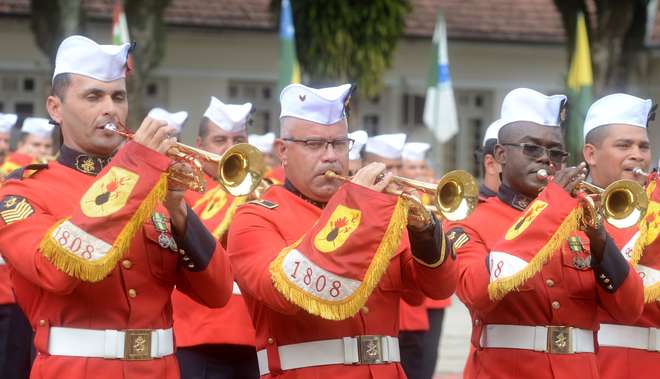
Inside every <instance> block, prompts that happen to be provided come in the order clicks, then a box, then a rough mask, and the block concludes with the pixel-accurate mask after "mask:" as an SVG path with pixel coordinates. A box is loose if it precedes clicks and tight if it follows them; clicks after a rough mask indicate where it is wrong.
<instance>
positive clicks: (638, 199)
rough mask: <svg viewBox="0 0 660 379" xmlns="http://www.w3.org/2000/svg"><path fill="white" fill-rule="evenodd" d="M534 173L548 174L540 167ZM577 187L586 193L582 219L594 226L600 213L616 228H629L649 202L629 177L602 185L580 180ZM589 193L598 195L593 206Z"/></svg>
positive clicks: (588, 224) (639, 217) (592, 195)
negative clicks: (598, 202) (605, 185)
mask: <svg viewBox="0 0 660 379" xmlns="http://www.w3.org/2000/svg"><path fill="white" fill-rule="evenodd" d="M537 176H538V177H539V178H542V179H547V178H549V176H548V172H547V171H546V170H544V169H541V170H539V171H538V172H537ZM578 191H582V192H584V193H586V194H587V197H585V200H586V202H585V203H584V204H585V205H584V208H585V213H584V216H583V221H584V223H585V224H586V225H587V226H589V227H591V228H594V227H596V226H597V224H598V220H599V218H600V217H601V216H602V217H603V218H605V220H607V222H608V223H609V224H610V225H612V226H614V227H616V228H619V229H624V228H629V227H631V226H633V225H635V224H637V223H638V222H639V221H640V220H641V219H642V217H644V215H645V214H646V209H647V208H648V204H649V199H648V196H647V195H646V191H644V187H642V186H641V185H640V184H639V183H637V182H635V181H633V180H627V179H621V180H617V181H615V182H614V183H612V184H610V185H609V186H607V188H604V189H603V188H600V187H598V186H596V185H594V184H591V183H589V182H586V181H584V180H583V181H580V182H579V183H578V184H577V186H576V187H575V190H574V192H578ZM592 197H598V198H599V199H600V206H596V203H595V202H594V200H593V198H592Z"/></svg>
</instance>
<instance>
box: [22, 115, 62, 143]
mask: <svg viewBox="0 0 660 379" xmlns="http://www.w3.org/2000/svg"><path fill="white" fill-rule="evenodd" d="M54 128H55V125H54V124H52V123H51V122H50V120H48V119H47V118H41V117H28V118H26V119H25V120H24V121H23V127H22V128H21V132H23V133H27V134H33V135H35V136H37V137H41V138H50V137H51V135H52V133H53V129H54Z"/></svg>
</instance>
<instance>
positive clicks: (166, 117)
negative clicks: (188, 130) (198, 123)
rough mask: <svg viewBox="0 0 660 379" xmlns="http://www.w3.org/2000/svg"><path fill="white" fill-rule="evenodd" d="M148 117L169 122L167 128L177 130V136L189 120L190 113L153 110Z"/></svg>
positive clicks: (160, 109)
mask: <svg viewBox="0 0 660 379" xmlns="http://www.w3.org/2000/svg"><path fill="white" fill-rule="evenodd" d="M147 116H148V117H151V118H153V119H156V120H161V121H165V122H167V126H169V127H171V128H174V129H176V133H177V134H179V133H181V129H183V125H184V124H185V123H186V120H188V112H186V111H180V112H175V113H171V112H169V111H167V110H165V109H163V108H153V109H152V110H150V111H149V114H147Z"/></svg>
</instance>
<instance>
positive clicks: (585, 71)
mask: <svg viewBox="0 0 660 379" xmlns="http://www.w3.org/2000/svg"><path fill="white" fill-rule="evenodd" d="M575 33H576V35H575V50H574V51H573V57H572V58H571V67H570V69H569V71H568V78H567V80H566V87H567V90H568V98H569V114H568V126H567V128H566V146H567V147H568V151H569V153H570V154H571V155H570V162H571V163H573V164H575V163H577V162H581V161H582V145H583V144H584V141H583V136H582V127H583V125H584V118H585V117H586V115H587V111H588V110H589V106H590V105H591V100H592V98H591V87H592V85H593V75H592V73H591V54H590V53H589V36H588V34H587V25H586V23H585V21H584V14H582V13H581V12H580V13H579V14H578V17H577V28H576V32H575Z"/></svg>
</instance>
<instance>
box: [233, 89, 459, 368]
mask: <svg viewBox="0 0 660 379" xmlns="http://www.w3.org/2000/svg"><path fill="white" fill-rule="evenodd" d="M350 92H351V86H350V85H343V86H339V87H333V88H323V89H313V88H309V87H306V86H303V85H299V84H293V85H290V86H288V87H286V88H285V89H284V90H283V91H282V93H281V95H280V102H281V105H282V113H281V116H280V118H281V130H280V132H281V133H280V135H281V139H278V140H277V141H276V151H277V152H278V155H279V157H280V159H281V161H282V164H283V167H284V170H285V173H286V181H285V184H284V186H282V187H280V186H272V187H271V188H270V189H268V190H267V191H266V192H265V194H264V196H263V198H262V199H261V200H258V201H254V202H251V203H248V204H247V205H244V206H242V207H241V208H240V209H239V210H238V211H237V213H236V216H235V217H234V221H233V225H232V227H231V229H230V231H229V240H228V252H229V253H230V256H231V259H232V268H233V269H234V270H235V272H236V281H237V282H238V284H239V286H240V288H241V292H242V293H243V296H244V298H245V300H246V303H247V305H248V309H249V311H250V314H251V316H252V320H253V322H254V324H255V327H256V330H257V350H258V352H257V356H258V360H259V370H260V373H261V375H265V376H266V377H271V376H276V375H281V377H283V378H308V377H339V376H341V377H348V378H365V377H372V378H404V377H405V376H404V373H403V371H402V369H401V366H400V364H399V361H400V357H399V346H398V341H397V335H398V307H399V299H400V297H401V294H402V292H405V291H421V292H423V293H424V294H426V295H427V296H429V297H432V298H444V297H447V296H449V295H450V294H451V293H452V292H453V290H454V283H455V270H454V259H453V257H452V253H451V249H449V248H448V246H447V244H446V241H445V237H444V234H443V232H442V227H441V225H440V223H439V222H437V221H436V220H435V219H434V218H430V219H429V223H428V224H419V223H418V222H417V219H416V218H415V219H414V221H413V223H412V224H409V225H407V220H406V206H405V203H404V201H403V200H402V199H401V198H399V197H397V196H392V195H389V194H385V193H383V190H384V189H385V187H386V186H387V185H388V184H389V182H390V180H391V178H392V175H391V174H389V173H388V174H385V175H384V177H383V178H382V179H380V177H381V173H382V172H383V170H384V168H385V167H384V165H383V164H379V163H374V164H370V165H367V166H365V167H363V168H362V169H360V170H359V171H358V172H357V173H356V175H355V176H354V177H353V178H352V179H351V180H350V182H349V183H343V182H341V181H338V180H336V179H333V178H329V177H327V176H326V175H325V173H326V171H332V172H334V173H335V174H339V175H346V173H347V171H348V151H349V150H350V148H351V144H352V141H351V140H350V139H349V138H348V137H347V132H348V125H347V115H346V107H347V105H348V101H349V96H350Z"/></svg>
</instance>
